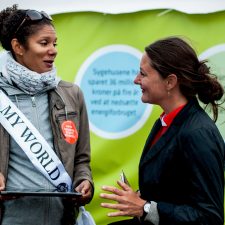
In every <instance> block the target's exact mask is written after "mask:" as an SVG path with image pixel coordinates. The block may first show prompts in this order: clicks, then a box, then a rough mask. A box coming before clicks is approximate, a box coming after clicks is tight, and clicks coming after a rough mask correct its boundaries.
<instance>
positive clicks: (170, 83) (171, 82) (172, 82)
mask: <svg viewBox="0 0 225 225" xmlns="http://www.w3.org/2000/svg"><path fill="white" fill-rule="evenodd" d="M176 85H177V75H176V74H173V73H172V74H170V75H169V76H168V77H167V78H166V87H167V90H168V91H170V90H171V89H173V88H174V87H175V86H176Z"/></svg>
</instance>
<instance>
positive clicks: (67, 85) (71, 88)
mask: <svg viewBox="0 0 225 225" xmlns="http://www.w3.org/2000/svg"><path fill="white" fill-rule="evenodd" d="M56 90H57V91H59V92H64V93H73V94H79V93H80V92H82V91H81V89H80V87H79V86H78V85H76V84H74V83H71V82H68V81H64V80H61V81H60V82H59V84H58V86H57V88H56Z"/></svg>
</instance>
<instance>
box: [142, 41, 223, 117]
mask: <svg viewBox="0 0 225 225" xmlns="http://www.w3.org/2000/svg"><path fill="white" fill-rule="evenodd" d="M145 51H146V53H147V55H148V57H149V58H150V59H151V66H152V67H153V68H154V69H155V70H157V71H158V72H159V74H160V75H161V76H162V77H163V78H166V77H167V76H169V75H170V74H176V76H177V79H178V83H179V88H180V91H181V93H182V94H183V95H184V96H185V97H186V98H187V99H191V98H195V97H198V98H199V100H200V101H201V102H203V103H204V104H206V106H207V105H208V104H210V105H211V108H212V111H213V118H214V121H216V120H217V118H218V107H219V106H220V105H221V104H222V102H220V103H218V102H217V101H219V100H221V99H222V97H223V95H224V89H223V87H222V85H221V84H220V83H219V82H218V80H217V77H216V76H215V75H213V74H211V73H210V68H209V67H208V66H207V64H206V63H207V61H199V59H198V57H197V54H196V52H195V51H194V49H193V48H192V47H191V46H190V45H189V44H188V43H187V42H186V41H184V40H183V39H182V38H180V37H168V38H165V39H161V40H158V41H156V42H154V43H152V44H150V45H149V46H147V47H146V48H145Z"/></svg>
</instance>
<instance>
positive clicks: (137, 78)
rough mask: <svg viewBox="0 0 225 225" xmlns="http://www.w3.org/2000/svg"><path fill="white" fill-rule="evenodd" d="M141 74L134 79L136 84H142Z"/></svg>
mask: <svg viewBox="0 0 225 225" xmlns="http://www.w3.org/2000/svg"><path fill="white" fill-rule="evenodd" d="M140 77H141V76H140V73H138V74H137V75H136V77H135V78H134V83H135V84H139V85H140V84H141V79H140Z"/></svg>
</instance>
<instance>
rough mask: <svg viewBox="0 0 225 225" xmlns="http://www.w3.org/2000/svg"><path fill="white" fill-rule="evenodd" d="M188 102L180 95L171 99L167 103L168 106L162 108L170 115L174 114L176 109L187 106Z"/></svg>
mask: <svg viewBox="0 0 225 225" xmlns="http://www.w3.org/2000/svg"><path fill="white" fill-rule="evenodd" d="M187 102H188V100H187V99H186V98H185V97H184V96H181V95H179V96H175V97H171V98H170V99H169V100H168V101H167V102H166V104H164V105H161V107H162V109H163V110H164V112H165V113H166V114H169V113H170V112H172V111H173V110H175V109H176V108H178V107H180V106H182V105H185V104H187Z"/></svg>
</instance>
